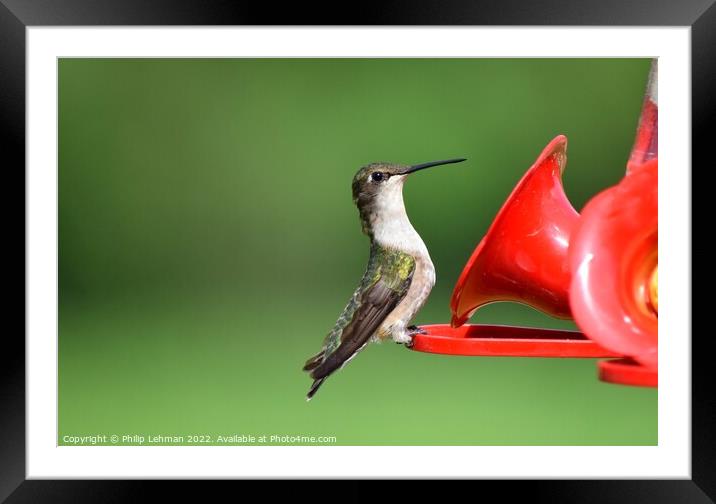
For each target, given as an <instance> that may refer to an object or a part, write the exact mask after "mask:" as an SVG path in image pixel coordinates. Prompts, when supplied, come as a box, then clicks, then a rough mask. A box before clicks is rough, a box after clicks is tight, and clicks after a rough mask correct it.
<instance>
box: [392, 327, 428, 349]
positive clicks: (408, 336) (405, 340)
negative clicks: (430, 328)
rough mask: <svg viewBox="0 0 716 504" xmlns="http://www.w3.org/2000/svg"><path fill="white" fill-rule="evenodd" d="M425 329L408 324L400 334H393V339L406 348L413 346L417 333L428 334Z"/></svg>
mask: <svg viewBox="0 0 716 504" xmlns="http://www.w3.org/2000/svg"><path fill="white" fill-rule="evenodd" d="M427 333H428V332H427V331H426V330H425V329H421V328H419V327H418V326H414V325H412V326H408V327H406V328H405V330H404V331H403V332H401V333H400V334H395V335H393V341H395V342H396V343H398V344H399V345H405V347H406V348H412V346H413V338H414V337H415V335H416V334H427Z"/></svg>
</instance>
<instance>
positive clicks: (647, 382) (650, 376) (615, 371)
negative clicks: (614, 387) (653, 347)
mask: <svg viewBox="0 0 716 504" xmlns="http://www.w3.org/2000/svg"><path fill="white" fill-rule="evenodd" d="M599 379H600V380H602V381H604V382H608V383H616V384H619V385H631V386H633V387H657V386H658V385H659V372H658V371H656V370H653V369H649V368H648V367H646V366H642V365H640V364H639V363H638V362H636V361H634V360H632V359H613V360H603V361H599Z"/></svg>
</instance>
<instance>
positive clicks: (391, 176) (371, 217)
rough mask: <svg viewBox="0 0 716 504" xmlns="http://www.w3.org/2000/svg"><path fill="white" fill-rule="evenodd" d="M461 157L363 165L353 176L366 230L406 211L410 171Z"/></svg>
mask: <svg viewBox="0 0 716 504" xmlns="http://www.w3.org/2000/svg"><path fill="white" fill-rule="evenodd" d="M461 161H465V159H463V158H459V159H447V160H445V161H433V162H430V163H422V164H418V165H412V166H406V165H399V164H393V163H371V164H369V165H366V166H364V167H362V168H361V169H360V170H358V173H356V174H355V176H354V177H353V201H354V202H355V204H356V206H357V207H358V210H359V212H360V216H361V222H362V223H363V231H364V232H366V233H367V234H370V230H371V228H372V227H373V226H374V225H375V224H376V221H377V220H381V219H385V218H391V217H392V216H395V215H396V213H403V214H404V213H405V206H404V205H403V184H404V183H405V179H406V178H407V177H408V175H410V174H411V173H414V172H416V171H418V170H422V169H424V168H430V167H431V166H439V165H444V164H451V163H459V162H461Z"/></svg>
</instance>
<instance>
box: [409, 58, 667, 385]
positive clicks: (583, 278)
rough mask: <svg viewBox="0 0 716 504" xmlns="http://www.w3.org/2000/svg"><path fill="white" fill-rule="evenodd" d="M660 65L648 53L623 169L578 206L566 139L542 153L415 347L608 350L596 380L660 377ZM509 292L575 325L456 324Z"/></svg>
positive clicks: (502, 352) (552, 353)
mask: <svg viewBox="0 0 716 504" xmlns="http://www.w3.org/2000/svg"><path fill="white" fill-rule="evenodd" d="M656 91H657V70H656V61H654V62H653V63H652V71H651V73H650V75H649V84H648V86H647V92H646V97H645V99H644V104H643V107H642V114H641V117H640V121H639V127H638V131H637V137H636V141H635V143H634V147H633V149H632V152H631V155H630V158H629V162H628V163H627V170H626V175H625V177H624V178H623V179H622V180H621V181H620V182H619V184H617V185H615V186H613V187H611V188H609V189H606V190H605V191H602V192H601V193H600V194H597V195H596V196H595V197H594V198H592V199H591V200H590V201H589V202H588V203H587V205H586V206H585V207H584V209H583V211H582V214H581V215H580V214H579V213H577V211H576V210H575V209H574V208H573V207H572V205H571V204H570V202H569V200H568V199H567V197H566V195H565V193H564V189H563V186H562V173H563V171H564V168H565V166H566V162H567V139H566V138H565V137H564V136H561V135H560V136H558V137H556V138H555V139H554V140H552V141H551V142H550V143H549V144H548V145H547V147H546V148H545V149H544V150H543V151H542V153H541V154H540V156H539V157H538V158H537V161H536V162H535V164H534V165H532V167H530V169H529V170H527V173H525V175H524V176H523V177H522V180H520V181H519V183H518V184H517V185H516V186H515V188H514V190H513V191H512V193H511V194H510V196H509V197H508V198H507V200H506V202H505V203H504V204H503V206H502V208H501V209H500V211H499V212H498V214H497V216H496V218H495V220H494V221H493V223H492V225H491V226H490V228H489V229H488V231H487V234H486V235H485V236H484V237H483V238H482V240H481V241H480V242H479V244H478V245H477V247H476V248H475V251H474V252H473V254H472V256H471V257H470V259H469V260H468V262H467V264H466V265H465V267H464V269H463V271H462V273H461V275H460V277H459V278H458V281H457V283H456V285H455V290H454V292H453V295H452V299H451V302H450V309H451V311H452V322H451V324H450V325H427V326H422V329H423V330H424V331H425V334H418V335H416V336H415V338H414V340H413V345H412V349H413V350H416V351H422V352H431V353H441V354H451V355H474V356H519V357H571V358H576V357H582V358H584V357H592V358H594V357H600V358H605V357H615V358H616V359H611V360H602V361H600V362H599V364H598V367H599V377H600V379H601V380H603V381H606V382H611V383H619V384H624V385H634V386H647V387H655V386H657V382H658V369H657V362H658V247H657V243H658V193H657V187H658V174H657V172H658V161H657V148H658V139H657V131H658V130H657V127H658V106H657V94H656ZM498 301H513V302H519V303H523V304H527V305H529V306H532V307H534V308H536V309H538V310H541V311H543V312H545V313H547V314H549V315H551V316H553V317H557V318H571V319H573V320H574V321H575V322H576V324H577V326H578V327H579V328H580V330H581V331H582V332H578V331H561V330H551V329H539V328H530V327H514V326H496V325H481V324H476V325H465V322H467V320H468V319H469V318H470V317H471V316H472V315H473V314H474V313H475V312H476V311H477V310H478V309H479V308H480V307H482V306H484V305H486V304H489V303H493V302H498Z"/></svg>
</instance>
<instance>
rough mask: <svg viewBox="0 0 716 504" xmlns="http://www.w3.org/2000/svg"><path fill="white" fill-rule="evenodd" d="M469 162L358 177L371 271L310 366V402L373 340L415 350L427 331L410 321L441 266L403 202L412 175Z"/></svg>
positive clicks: (375, 168)
mask: <svg viewBox="0 0 716 504" xmlns="http://www.w3.org/2000/svg"><path fill="white" fill-rule="evenodd" d="M462 161H465V159H464V158H459V159H447V160H444V161H433V162H430V163H422V164H417V165H412V166H405V165H400V164H393V163H384V162H380V163H371V164H369V165H366V166H363V167H362V168H361V169H360V170H358V172H357V173H356V174H355V176H354V177H353V184H352V189H353V202H354V203H355V205H356V206H357V207H358V213H359V215H360V222H361V226H362V230H363V233H364V234H366V235H368V237H369V238H370V257H369V259H368V266H367V268H366V271H365V273H364V274H363V278H362V279H361V281H360V284H359V285H358V288H357V289H356V290H355V292H353V295H352V296H351V298H350V300H349V301H348V304H347V305H346V306H345V308H344V309H343V312H342V313H341V315H340V316H339V317H338V320H337V322H336V324H335V326H334V327H333V329H332V330H331V331H330V332H329V333H328V335H327V336H326V337H325V339H324V341H323V348H322V349H321V351H320V352H318V353H317V354H316V355H314V356H313V357H311V358H310V359H308V360H307V361H306V364H305V365H304V367H303V370H304V371H307V372H309V374H310V376H311V378H313V380H314V381H313V384H312V385H311V388H310V389H309V391H308V394H307V395H306V399H307V400H310V399H311V398H312V397H313V396H314V394H315V393H316V392H317V391H318V389H319V387H320V386H321V385H322V384H323V382H324V381H325V380H326V378H328V377H329V376H330V375H331V374H332V373H334V372H335V371H337V370H339V369H341V368H342V367H343V366H345V365H346V364H347V363H348V362H349V361H350V360H351V359H352V358H353V357H355V356H356V355H357V354H358V352H360V351H361V350H362V349H363V348H365V346H366V345H367V344H368V343H369V342H371V341H382V340H386V339H392V340H393V341H395V342H396V343H402V344H405V345H407V346H410V345H411V343H412V340H413V337H414V336H415V335H416V334H419V333H422V332H423V331H422V330H421V329H419V328H418V327H416V326H411V325H409V324H410V321H411V320H412V319H413V317H414V316H415V315H416V314H417V313H418V311H419V310H420V309H421V308H422V307H423V305H424V304H425V301H426V300H427V299H428V296H429V295H430V291H431V290H432V288H433V286H434V285H435V267H434V266H433V262H432V260H431V259H430V254H428V249H427V247H426V246H425V243H424V242H423V240H422V238H420V235H419V234H418V233H417V231H415V228H413V226H412V224H411V223H410V220H409V219H408V214H407V212H406V211H405V204H404V203H403V184H404V183H405V180H406V178H407V177H408V175H410V174H411V173H415V172H416V171H419V170H423V169H425V168H430V167H432V166H440V165H446V164H452V163H460V162H462Z"/></svg>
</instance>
